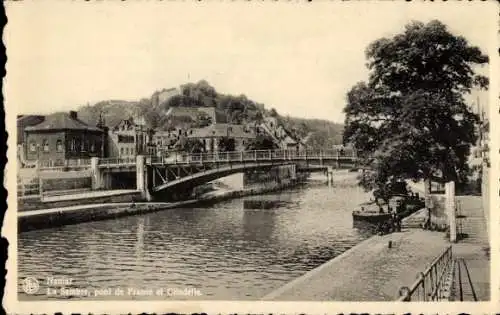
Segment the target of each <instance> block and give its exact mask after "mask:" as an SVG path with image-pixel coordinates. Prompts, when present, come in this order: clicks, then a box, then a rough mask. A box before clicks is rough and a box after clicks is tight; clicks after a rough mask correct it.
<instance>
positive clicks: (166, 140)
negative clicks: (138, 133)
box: [148, 128, 186, 156]
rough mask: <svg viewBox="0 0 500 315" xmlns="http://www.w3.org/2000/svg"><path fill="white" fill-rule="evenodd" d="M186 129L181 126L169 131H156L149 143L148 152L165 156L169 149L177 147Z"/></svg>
mask: <svg viewBox="0 0 500 315" xmlns="http://www.w3.org/2000/svg"><path fill="white" fill-rule="evenodd" d="M185 133H186V131H184V130H182V129H180V128H172V129H171V130H168V131H161V130H158V131H154V132H153V133H152V134H151V140H150V142H149V143H148V153H149V154H150V155H156V156H164V155H165V154H166V153H167V152H168V151H172V150H174V148H175V144H176V143H177V141H178V140H179V139H180V137H181V136H183V135H185Z"/></svg>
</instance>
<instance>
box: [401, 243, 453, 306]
mask: <svg viewBox="0 0 500 315" xmlns="http://www.w3.org/2000/svg"><path fill="white" fill-rule="evenodd" d="M452 265H453V256H452V249H451V246H449V247H448V248H447V249H446V250H445V251H444V252H443V253H442V254H441V255H439V257H437V258H436V259H435V260H434V261H433V262H432V264H431V265H430V266H429V267H428V268H427V269H426V270H425V271H424V272H421V273H419V274H418V279H417V281H415V283H413V285H412V286H411V287H410V288H408V287H402V288H401V289H400V290H399V295H400V297H399V299H398V301H405V302H407V301H440V300H441V299H443V292H444V288H445V285H446V275H447V274H448V272H450V271H451V270H452V269H451V268H452Z"/></svg>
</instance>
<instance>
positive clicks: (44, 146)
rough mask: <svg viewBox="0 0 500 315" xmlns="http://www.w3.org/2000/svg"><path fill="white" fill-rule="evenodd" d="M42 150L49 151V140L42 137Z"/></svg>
mask: <svg viewBox="0 0 500 315" xmlns="http://www.w3.org/2000/svg"><path fill="white" fill-rule="evenodd" d="M43 152H49V140H47V139H43Z"/></svg>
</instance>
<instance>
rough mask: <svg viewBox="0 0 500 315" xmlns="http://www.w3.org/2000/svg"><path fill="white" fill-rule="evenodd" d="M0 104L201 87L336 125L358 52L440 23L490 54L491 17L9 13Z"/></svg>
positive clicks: (82, 9)
mask: <svg viewBox="0 0 500 315" xmlns="http://www.w3.org/2000/svg"><path fill="white" fill-rule="evenodd" d="M5 5H6V6H7V15H8V19H9V21H8V24H7V29H6V34H5V35H4V38H5V41H6V46H7V55H8V58H9V59H8V64H7V71H8V74H7V82H6V83H7V85H6V88H5V92H6V102H7V106H9V108H10V109H12V108H14V107H15V108H17V111H18V113H44V114H45V113H50V112H52V111H59V110H71V109H74V108H77V107H78V106H80V105H83V104H86V103H87V102H89V103H91V104H92V103H95V102H97V101H100V100H107V99H123V100H137V99H140V98H143V97H150V96H151V94H152V93H153V92H154V91H155V90H159V89H162V88H169V87H173V86H179V85H180V84H182V83H186V82H196V81H198V80H201V79H205V80H207V81H208V82H209V83H210V84H212V85H213V86H214V87H215V88H216V89H217V91H219V92H221V93H230V94H237V95H238V94H245V95H247V96H248V97H249V98H251V99H253V100H255V101H257V102H262V103H264V104H266V106H267V107H268V108H271V107H274V108H276V109H277V111H278V112H279V113H281V114H285V115H286V114H289V115H292V116H297V117H310V118H324V119H329V120H332V121H337V122H342V121H343V119H344V118H343V115H342V108H343V107H344V105H345V94H346V92H347V91H348V90H349V89H350V87H351V86H352V85H353V84H355V83H356V82H358V81H360V80H365V79H366V78H367V71H366V68H365V56H364V50H365V48H366V47H367V45H368V44H369V43H370V42H372V41H374V40H376V39H378V38H380V37H383V36H391V35H393V34H395V33H398V32H400V31H402V30H403V27H404V25H405V24H406V23H407V22H408V21H410V20H420V21H423V22H426V21H429V20H431V19H434V18H437V19H439V20H441V21H442V22H444V23H445V24H447V25H448V26H449V29H450V30H451V31H452V32H453V33H456V34H460V35H463V36H465V37H466V38H467V39H468V40H469V41H470V43H471V44H473V45H477V46H479V47H481V49H482V50H483V51H484V52H488V51H491V47H495V45H494V43H493V46H491V44H490V43H492V38H494V36H495V29H496V27H497V25H496V13H497V6H496V4H495V3H494V2H493V1H492V2H489V3H479V2H473V3H460V4H457V3H454V2H446V3H425V4H416V3H392V2H389V3H382V2H370V3H367V2H361V3H352V2H350V3H343V2H321V3H319V2H313V3H306V2H300V3H299V2H295V3H285V2H278V3H272V2H264V3H261V2H257V1H253V2H242V1H241V2H229V1H226V2H224V3H216V2H213V3H208V2H201V3H200V2H188V3H183V2H159V1H151V2H143V1H140V2H139V1H138V2H111V1H102V2H95V1H94V2H69V1H67V2H64V3H63V2H59V3H58V4H55V2H52V1H40V2H37V3H34V2H31V1H20V2H6V3H5Z"/></svg>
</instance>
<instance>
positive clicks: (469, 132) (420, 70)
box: [344, 21, 488, 189]
mask: <svg viewBox="0 0 500 315" xmlns="http://www.w3.org/2000/svg"><path fill="white" fill-rule="evenodd" d="M366 56H367V59H368V64H367V66H368V69H369V70H370V75H369V79H368V82H367V83H365V82H360V83H358V84H356V85H355V86H354V87H353V88H352V89H351V90H350V91H349V92H348V93H347V105H346V107H345V108H344V112H345V113H346V118H345V127H344V143H352V144H354V146H355V147H356V149H357V150H358V151H361V152H362V155H361V158H362V159H363V161H362V162H364V164H368V165H370V166H371V169H372V172H370V173H368V174H365V176H364V177H363V178H362V179H361V181H360V184H361V185H362V186H364V187H365V188H366V189H372V188H379V189H380V188H383V187H384V186H385V185H387V184H388V183H394V182H398V181H402V180H406V179H412V180H415V181H417V180H421V179H423V180H430V178H432V177H433V176H435V175H439V176H440V177H441V178H442V180H443V181H451V180H454V181H458V182H459V181H461V180H463V178H464V174H466V173H467V172H468V166H467V156H468V155H469V151H470V147H471V145H472V144H473V143H474V142H475V141H476V134H475V132H474V128H475V125H476V124H477V123H478V116H477V115H475V114H474V113H472V112H471V111H470V110H469V108H468V106H467V104H466V102H465V99H464V94H466V93H470V91H471V89H472V88H473V87H475V86H478V87H480V88H487V86H488V79H487V78H486V77H484V76H481V75H477V74H475V71H474V69H473V67H474V66H475V65H482V64H485V63H488V57H487V56H486V55H484V54H483V53H482V52H481V51H480V49H479V48H478V47H473V46H470V45H469V44H468V42H467V40H466V39H465V38H463V37H460V36H455V35H453V34H451V33H450V32H449V31H448V30H447V28H446V26H445V25H443V24H442V23H441V22H439V21H431V22H429V23H428V24H423V23H420V22H413V23H410V24H408V25H407V26H406V29H405V31H404V32H403V33H401V34H398V35H396V36H394V37H393V38H382V39H379V40H377V41H375V42H373V43H372V44H371V45H369V47H368V48H367V50H366Z"/></svg>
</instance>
